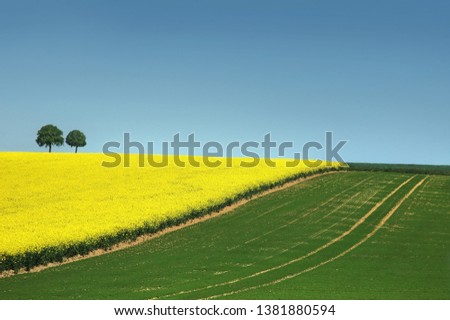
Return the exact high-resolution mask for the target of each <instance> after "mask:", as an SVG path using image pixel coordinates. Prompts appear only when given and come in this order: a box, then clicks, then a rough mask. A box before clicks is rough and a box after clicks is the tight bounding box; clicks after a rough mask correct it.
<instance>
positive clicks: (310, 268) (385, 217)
mask: <svg viewBox="0 0 450 320" xmlns="http://www.w3.org/2000/svg"><path fill="white" fill-rule="evenodd" d="M414 177H415V176H414ZM414 177H412V178H414ZM428 177H429V176H426V177H425V178H423V179H422V180H420V181H419V182H418V183H417V184H416V185H415V186H414V187H413V188H412V189H411V190H410V191H409V192H408V193H407V194H406V195H405V196H404V197H403V198H402V199H401V200H400V201H398V202H397V204H396V205H395V206H394V207H392V208H391V210H389V212H388V213H387V214H386V215H385V216H384V217H383V218H382V219H381V221H380V222H379V223H378V224H377V225H376V226H375V228H374V229H373V230H372V231H371V232H369V233H368V234H366V236H365V237H364V238H363V239H361V240H360V241H358V242H357V243H356V244H354V245H353V246H351V247H350V248H348V249H347V250H344V251H343V252H341V253H340V254H338V255H336V256H334V257H333V258H330V259H328V260H326V261H323V262H321V263H319V264H316V265H315V266H312V267H309V268H307V269H304V270H302V271H299V272H296V273H293V274H290V275H287V276H285V277H283V278H280V279H278V280H275V281H271V282H267V283H264V284H260V285H257V286H252V287H248V288H243V289H240V290H237V291H231V292H225V293H222V294H218V295H214V296H210V297H207V298H204V299H215V298H219V297H225V296H229V295H233V294H237V293H241V292H245V291H249V290H254V289H259V288H263V287H268V286H271V285H275V284H278V283H280V282H283V281H286V280H289V279H292V278H295V277H297V276H299V275H302V274H304V273H307V272H309V271H313V270H315V269H317V268H319V267H321V266H323V265H325V264H328V263H330V262H333V261H335V260H337V259H339V258H341V257H343V256H345V255H346V254H347V253H349V252H351V251H353V250H354V249H356V248H357V247H359V246H360V245H362V244H363V243H365V242H366V241H367V240H369V239H370V238H371V237H372V236H373V235H374V234H375V233H377V231H378V230H379V229H381V228H382V227H383V226H384V224H385V223H386V222H387V221H388V220H389V219H390V218H391V217H392V215H393V214H394V213H395V212H396V211H397V209H398V208H399V207H400V206H401V205H402V204H403V202H405V201H406V200H407V199H408V198H409V196H410V195H411V194H413V192H414V191H416V189H417V188H418V187H419V186H420V185H421V184H422V183H423V182H424V181H425V180H426V179H427V178H428ZM412 178H410V179H409V180H411V179H412ZM409 180H408V181H409Z"/></svg>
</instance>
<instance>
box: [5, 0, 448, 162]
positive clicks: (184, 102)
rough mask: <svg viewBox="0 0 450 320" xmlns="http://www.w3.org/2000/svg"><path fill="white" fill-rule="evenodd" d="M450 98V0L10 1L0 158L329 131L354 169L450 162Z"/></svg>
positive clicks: (295, 137)
mask: <svg viewBox="0 0 450 320" xmlns="http://www.w3.org/2000/svg"><path fill="white" fill-rule="evenodd" d="M449 88H450V3H449V2H448V1H395V0H391V1H370V2H369V1H356V0H355V1H345V0H342V1H320V0H317V1H312V0H310V1H264V0H258V1H242V0H240V1H234V0H231V1H230V0H227V1H210V0H206V1H197V0H196V1H186V0H184V1H170V0H169V1H111V0H109V1H95V0H89V1H80V0H78V1H46V0H41V1H20V0H8V1H5V0H0V112H1V116H0V151H42V152H44V151H45V150H44V149H43V148H39V147H38V146H37V144H36V143H35V138H36V132H37V130H38V129H39V128H40V127H41V126H42V125H45V124H48V123H52V124H55V125H57V126H58V127H59V128H60V129H62V130H63V131H64V133H65V134H67V133H68V132H69V131H70V130H72V129H79V130H81V131H83V132H84V133H85V134H86V136H87V139H88V145H87V146H86V147H85V148H83V149H80V151H85V152H101V150H102V146H103V144H104V143H105V142H107V141H111V140H117V141H121V139H122V134H123V132H130V133H131V137H132V139H134V140H137V141H140V142H146V141H155V142H160V141H167V140H170V139H172V137H173V135H174V134H176V133H177V132H180V134H181V136H182V137H183V136H184V137H186V136H187V135H188V134H190V133H192V132H195V134H196V137H197V138H198V139H199V140H200V141H202V142H206V141H210V140H216V141H219V142H222V143H224V144H225V143H228V142H231V141H233V140H239V141H242V142H245V141H248V140H256V141H261V140H262V139H263V136H264V134H266V133H268V132H271V134H272V137H273V139H275V140H277V141H279V142H281V141H293V142H294V145H295V146H296V147H297V149H298V150H300V149H301V146H302V145H303V144H304V143H305V142H307V141H310V140H317V141H319V142H323V141H324V139H325V131H333V132H334V137H335V139H338V140H339V139H343V140H344V139H345V140H349V142H348V143H347V145H346V146H345V147H344V148H343V149H342V153H341V154H342V156H343V157H344V159H345V160H346V161H365V162H392V163H433V164H449V163H450V145H449V141H450V126H449V120H450V89H449ZM54 150H55V151H62V152H71V151H72V150H71V149H70V147H68V146H65V147H61V148H55V149H54ZM318 156H321V154H319V155H318Z"/></svg>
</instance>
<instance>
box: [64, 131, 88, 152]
mask: <svg viewBox="0 0 450 320" xmlns="http://www.w3.org/2000/svg"><path fill="white" fill-rule="evenodd" d="M66 143H67V144H68V145H69V146H71V147H75V153H77V152H78V147H84V146H85V145H86V136H85V135H84V133H83V132H81V131H80V130H72V131H70V132H69V134H68V135H67V137H66Z"/></svg>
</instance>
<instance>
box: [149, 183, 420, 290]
mask: <svg viewBox="0 0 450 320" xmlns="http://www.w3.org/2000/svg"><path fill="white" fill-rule="evenodd" d="M416 176H417V175H414V176H412V177H410V178H409V179H407V180H405V181H403V182H402V183H401V184H400V185H398V186H397V187H396V188H395V189H394V190H393V191H391V192H390V193H389V194H388V195H387V196H385V197H384V198H383V199H381V200H380V201H379V202H377V203H376V204H375V205H374V206H373V207H372V208H371V209H370V210H369V211H368V212H367V213H366V214H365V215H364V216H363V217H361V218H360V219H359V220H358V221H357V222H356V223H355V224H354V225H353V226H352V227H350V229H348V230H347V231H345V232H343V233H342V234H341V235H339V236H338V237H336V238H334V239H332V240H330V241H329V242H327V243H326V244H324V245H322V246H320V247H319V248H317V249H315V250H313V251H310V252H309V253H307V254H305V255H303V256H301V257H298V258H295V259H293V260H290V261H287V262H285V263H283V264H280V265H278V266H274V267H271V268H268V269H265V270H261V271H258V272H255V273H253V274H251V275H248V276H245V277H240V278H237V279H233V280H230V281H226V282H222V283H217V284H213V285H209V286H205V287H202V288H197V289H192V290H183V291H179V292H176V293H171V294H166V295H162V296H158V297H153V298H150V299H164V298H170V297H175V296H177V295H182V294H189V293H194V292H198V291H201V290H208V289H212V288H217V287H221V286H226V285H231V284H235V283H238V282H240V281H243V280H246V279H250V278H254V277H257V276H260V275H262V274H265V273H268V272H271V271H274V270H278V269H281V268H284V267H286V266H288V265H291V264H293V263H295V262H298V261H301V260H304V259H306V258H308V257H310V256H312V255H314V254H317V253H318V252H320V251H322V250H324V249H326V248H328V247H329V246H331V245H332V244H334V243H336V242H338V241H340V240H342V239H343V238H344V237H346V236H347V235H349V234H350V233H351V232H353V231H354V230H355V229H356V228H357V227H358V226H360V225H361V224H362V223H364V222H365V221H366V220H367V218H368V217H369V216H370V215H372V213H373V212H375V211H376V210H377V209H378V208H379V207H380V206H382V205H383V204H384V203H385V202H386V201H387V200H388V199H390V198H391V197H392V196H393V195H394V194H395V193H396V192H397V191H398V190H399V189H401V188H402V187H403V186H404V185H406V184H407V183H408V182H410V181H411V180H412V179H414V178H415V177H416ZM427 177H428V176H427ZM427 177H425V178H423V179H422V180H421V181H420V182H419V183H417V184H416V185H415V186H414V187H413V188H412V189H411V190H410V192H408V194H407V195H405V197H403V198H402V199H401V200H400V202H399V203H398V204H397V205H396V206H394V207H393V208H392V209H391V211H389V213H388V214H387V215H386V216H388V218H387V219H389V217H390V216H392V214H393V213H394V212H395V211H396V210H397V209H398V207H399V206H400V205H401V204H402V203H403V202H404V201H405V200H406V199H407V198H408V197H409V195H410V194H412V192H414V191H415V190H416V189H417V188H418V187H419V186H420V185H421V184H422V183H423V182H424V181H425V179H426V178H427ZM350 189H351V188H350ZM346 191H348V190H346ZM387 219H386V220H384V219H383V220H382V221H381V222H380V223H382V224H381V225H380V226H378V225H377V227H376V228H375V229H374V231H372V232H371V233H369V234H368V235H370V236H369V237H367V236H368V235H366V237H365V238H363V240H361V241H360V242H358V243H357V244H356V245H354V246H352V247H351V248H350V249H347V250H345V251H344V252H343V253H341V254H339V255H337V256H335V257H333V258H331V259H329V260H327V261H325V262H322V263H320V264H318V265H316V266H314V267H311V268H308V269H305V270H303V271H300V272H298V273H296V274H295V276H297V275H300V274H303V273H305V272H308V271H312V270H314V269H316V268H318V267H320V266H322V265H324V264H327V263H329V262H331V261H334V260H336V259H338V258H339V257H341V256H343V255H345V254H347V253H348V252H350V251H352V250H353V249H355V248H356V247H358V246H359V245H361V244H362V243H364V242H365V241H367V239H368V238H370V237H371V236H373V234H375V232H376V231H378V229H379V228H381V227H382V226H383V225H384V223H385V222H386V221H387ZM287 277H288V278H286V277H284V278H282V280H281V279H278V280H275V281H273V282H270V283H267V284H261V285H258V286H254V287H249V288H243V289H240V290H238V291H232V292H228V293H222V294H218V295H213V296H209V297H206V298H204V299H214V298H220V297H224V296H228V295H232V294H236V293H240V292H244V291H248V290H252V289H257V288H260V287H264V286H268V285H272V284H276V283H278V282H281V281H284V280H287V279H290V278H292V277H293V276H292V275H291V276H287ZM285 278H286V279H285Z"/></svg>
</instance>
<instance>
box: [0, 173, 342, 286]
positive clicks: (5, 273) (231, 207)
mask: <svg viewBox="0 0 450 320" xmlns="http://www.w3.org/2000/svg"><path fill="white" fill-rule="evenodd" d="M346 172H347V171H327V172H319V173H315V174H312V175H310V176H307V177H304V178H303V177H302V178H298V179H296V180H293V181H290V182H286V183H284V184H282V185H280V186H276V187H274V188H271V189H268V190H266V191H263V192H260V193H257V194H255V195H253V196H251V197H250V198H248V199H242V200H239V201H237V202H235V203H233V204H231V205H229V206H227V207H225V208H223V209H221V210H219V211H216V212H212V213H210V214H207V215H205V216H202V217H199V218H194V219H191V220H188V221H186V222H185V223H182V224H179V225H176V226H172V227H169V228H166V229H163V230H161V231H159V232H156V233H152V234H146V235H143V236H140V237H138V238H137V239H136V240H133V241H124V242H121V243H118V244H116V245H114V246H112V247H111V248H109V249H107V250H104V249H96V250H93V251H91V252H90V253H88V254H87V255H84V256H75V257H70V258H67V259H66V260H64V261H63V262H52V263H49V264H47V265H45V266H37V267H34V268H32V269H30V270H28V271H26V270H25V268H23V269H20V270H19V271H18V272H17V273H14V271H3V272H0V279H2V278H7V277H11V276H14V275H16V274H24V273H34V272H40V271H42V270H45V269H49V268H54V267H58V266H61V265H65V264H68V263H72V262H76V261H80V260H85V259H89V258H92V257H97V256H101V255H104V254H106V253H110V252H115V251H119V250H123V249H126V248H130V247H134V246H136V245H138V244H141V243H143V242H146V241H148V240H151V239H154V238H159V237H161V236H163V235H165V234H167V233H171V232H173V231H176V230H179V229H182V228H185V227H188V226H191V225H194V224H197V223H200V222H203V221H205V220H209V219H212V218H215V217H218V216H221V215H223V214H226V213H229V212H230V211H233V210H234V209H236V208H238V207H240V206H243V205H244V204H246V203H248V202H250V201H252V200H255V199H258V198H261V197H263V196H266V195H268V194H271V193H274V192H277V191H280V190H284V189H286V188H289V187H291V186H293V185H296V184H298V183H300V182H303V181H307V180H311V179H314V178H317V177H322V176H325V175H329V174H337V173H346Z"/></svg>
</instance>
